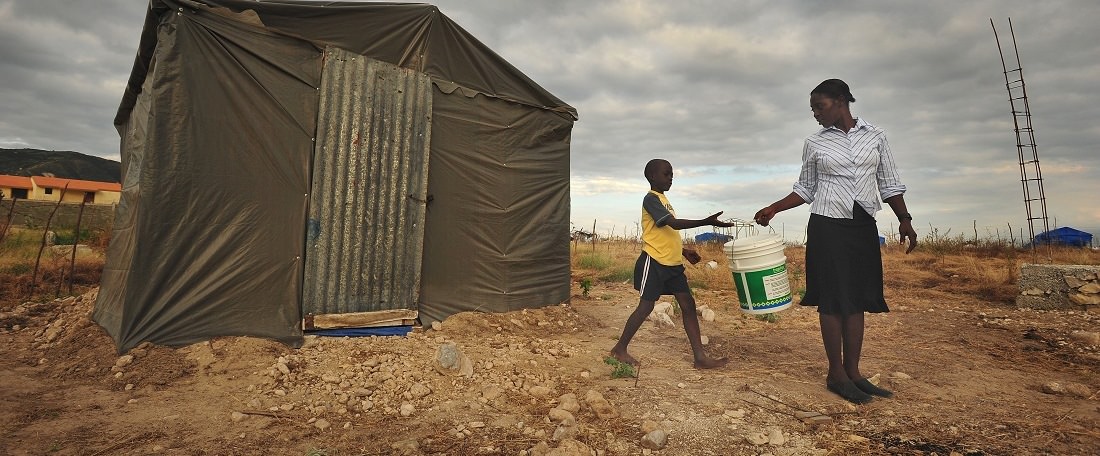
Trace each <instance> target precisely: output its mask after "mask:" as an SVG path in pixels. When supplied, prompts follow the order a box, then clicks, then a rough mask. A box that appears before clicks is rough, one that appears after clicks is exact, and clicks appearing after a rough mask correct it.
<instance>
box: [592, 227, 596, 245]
mask: <svg viewBox="0 0 1100 456" xmlns="http://www.w3.org/2000/svg"><path fill="white" fill-rule="evenodd" d="M592 251H593V252H595V251H596V219H592Z"/></svg>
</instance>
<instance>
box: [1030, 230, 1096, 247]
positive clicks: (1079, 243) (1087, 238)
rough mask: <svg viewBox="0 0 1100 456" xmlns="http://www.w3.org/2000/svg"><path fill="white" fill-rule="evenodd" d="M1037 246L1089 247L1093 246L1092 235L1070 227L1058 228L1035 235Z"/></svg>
mask: <svg viewBox="0 0 1100 456" xmlns="http://www.w3.org/2000/svg"><path fill="white" fill-rule="evenodd" d="M1035 244H1037V245H1042V244H1054V245H1068V246H1072V247H1087V246H1089V245H1092V235H1091V234H1089V233H1086V232H1084V231H1081V230H1077V229H1073V228H1070V227H1068V226H1063V227H1061V228H1056V229H1053V230H1050V231H1046V232H1043V233H1039V234H1037V235H1035Z"/></svg>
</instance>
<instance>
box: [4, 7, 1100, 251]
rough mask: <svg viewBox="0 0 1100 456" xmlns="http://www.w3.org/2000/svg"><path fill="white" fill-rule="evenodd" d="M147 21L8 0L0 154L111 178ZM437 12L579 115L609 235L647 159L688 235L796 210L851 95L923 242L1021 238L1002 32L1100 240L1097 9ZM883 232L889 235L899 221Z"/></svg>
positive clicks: (795, 226)
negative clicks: (88, 160) (825, 85)
mask: <svg viewBox="0 0 1100 456" xmlns="http://www.w3.org/2000/svg"><path fill="white" fill-rule="evenodd" d="M147 3H148V2H147V1H145V0H95V1H92V2H73V1H70V0H0V147H7V148H20V147H28V148H39V149H49V150H73V151H78V152H82V153H87V154H90V155H98V156H103V157H108V158H112V159H116V160H117V159H118V135H117V133H116V132H115V130H114V128H113V126H112V125H111V123H112V120H113V118H114V114H115V111H116V109H117V107H118V103H119V100H120V99H121V97H122V93H123V88H124V87H125V83H126V78H127V77H128V75H129V72H130V67H131V66H132V64H133V59H134V55H135V53H136V49H137V44H138V38H139V35H140V32H141V26H142V22H143V18H144V15H145V10H146V5H147ZM434 4H436V5H437V6H439V8H440V10H441V11H443V13H444V14H447V15H448V16H450V17H451V18H452V19H454V20H455V21H456V22H458V23H459V24H460V25H462V26H463V27H464V28H466V29H467V30H468V31H470V32H471V33H472V34H473V35H474V36H476V37H477V38H478V39H480V40H481V41H483V42H484V43H485V44H487V45H488V46H489V47H491V48H492V49H494V50H495V51H496V52H497V53H499V54H500V55H502V56H503V57H504V58H505V59H507V60H509V61H510V62H511V63H512V64H514V65H515V66H516V67H518V68H519V69H520V70H522V71H523V72H525V73H526V74H527V75H528V76H530V77H531V78H532V79H534V80H535V81H537V82H538V83H539V84H540V85H542V86H543V87H545V88H546V89H547V90H549V91H550V92H552V93H554V94H555V95H557V96H558V97H559V98H561V99H563V100H565V101H566V102H567V103H569V104H570V105H572V106H574V107H575V108H577V110H578V112H579V113H580V120H579V121H577V123H576V125H575V127H574V131H573V132H574V133H573V138H572V163H571V174H572V220H573V222H574V223H575V224H576V226H577V227H578V228H581V227H584V228H586V229H590V228H591V226H592V224H593V222H595V224H596V230H597V231H598V232H600V233H601V234H610V233H611V232H612V230H614V233H615V234H616V235H622V234H623V233H624V230H625V232H626V233H628V234H633V233H634V232H635V230H636V222H637V221H638V214H639V211H640V207H639V206H640V203H641V198H642V196H643V194H644V193H645V192H646V190H647V189H648V184H647V183H646V181H645V179H644V178H643V176H642V172H641V170H642V167H643V166H644V164H645V162H646V161H648V160H649V159H651V158H658V157H659V158H666V159H668V160H670V161H671V162H672V163H673V166H674V167H675V170H676V178H675V183H674V185H673V187H672V189H671V191H670V192H669V193H668V196H669V198H670V200H671V201H672V203H673V205H674V206H675V207H676V209H677V214H678V216H680V217H682V218H702V217H704V216H706V215H708V214H710V213H712V212H717V211H719V210H723V211H725V215H726V216H729V217H735V218H739V219H750V218H751V217H752V215H753V214H754V213H755V212H756V210H757V209H759V208H760V207H763V206H765V205H767V204H769V203H771V202H772V201H774V200H776V199H779V198H781V197H782V196H784V195H786V194H787V193H789V192H790V190H791V184H792V183H793V182H794V180H795V178H796V177H797V174H798V168H799V165H800V158H801V151H802V141H803V140H804V139H805V137H806V136H807V135H809V134H811V133H813V132H814V131H816V129H817V128H818V126H817V125H816V123H815V122H814V120H813V117H812V116H811V115H810V110H809V102H808V100H809V91H810V90H811V89H812V88H813V87H814V86H815V85H817V83H819V82H820V81H822V80H824V79H827V78H834V77H835V78H841V79H844V80H845V81H847V82H848V83H849V84H850V85H851V87H852V93H853V94H854V96H855V97H856V99H857V102H856V103H855V104H854V105H853V106H852V110H853V113H854V114H856V115H857V116H861V117H863V118H865V119H866V120H868V121H870V122H872V123H874V124H877V125H879V126H881V127H883V128H885V129H886V130H887V132H888V137H889V139H890V143H891V146H892V149H893V152H894V155H895V159H896V161H897V162H898V165H899V168H900V171H901V175H902V179H903V181H904V183H905V184H906V185H907V186H908V187H909V191H908V192H907V193H906V195H905V199H906V202H907V203H908V205H909V208H910V211H911V212H912V214H913V216H914V218H915V220H914V226H915V228H916V229H917V231H918V233H919V234H921V235H922V236H927V235H929V234H931V233H932V232H933V231H935V232H936V233H937V234H939V235H943V234H945V233H946V234H948V235H951V236H954V235H957V234H965V235H966V236H967V237H972V236H973V234H974V231H975V228H974V224H975V223H976V225H977V232H978V236H979V237H984V238H988V237H996V236H997V235H998V233H999V234H1000V235H1001V236H1002V237H1006V238H1007V231H1008V226H1009V225H1011V226H1012V227H1013V231H1015V232H1016V233H1017V235H1018V233H1019V230H1020V229H1021V228H1023V230H1024V233H1025V234H1026V232H1027V224H1026V223H1027V221H1026V215H1025V208H1024V204H1023V195H1022V194H1023V192H1022V188H1021V185H1020V169H1019V168H1020V167H1019V163H1018V157H1017V151H1016V145H1015V144H1016V140H1015V135H1014V133H1013V124H1012V117H1011V115H1010V113H1009V103H1008V92H1007V91H1006V90H1005V87H1004V82H1005V81H1004V75H1003V73H1002V68H1001V60H1000V57H999V54H998V52H997V45H996V42H995V40H994V34H993V30H992V28H991V27H990V19H991V18H992V19H993V20H994V21H995V23H996V25H997V30H998V32H1000V33H1001V41H1002V45H1003V46H1005V50H1006V52H1008V56H1009V57H1010V60H1011V63H1010V65H1011V66H1013V67H1014V66H1015V65H1014V61H1015V58H1014V54H1012V48H1011V37H1010V36H1009V35H1008V18H1009V17H1011V18H1012V21H1013V26H1014V28H1015V33H1016V40H1017V45H1018V48H1019V53H1020V59H1021V62H1022V66H1023V71H1024V76H1025V79H1026V82H1027V92H1028V96H1029V101H1030V107H1031V113H1032V115H1033V125H1034V127H1035V131H1036V139H1037V143H1038V151H1039V157H1040V163H1041V165H1042V173H1043V177H1044V181H1043V182H1044V189H1045V194H1046V197H1047V212H1048V214H1049V216H1050V225H1051V228H1054V227H1055V226H1072V227H1076V228H1079V229H1084V230H1086V231H1090V232H1092V233H1094V234H1097V235H1100V206H1097V205H1096V199H1097V195H1100V151H1098V149H1100V26H1097V24H1100V2H1095V1H1093V0H1080V1H1047V2H1034V1H1031V0H1026V1H1000V0H996V1H995V0H988V1H970V2H956V1H912V2H900V1H898V2H880V1H873V0H866V1H832V2H811V1H717V0H716V1H691V0H686V1H679V2H670V1H665V0H626V1H601V0H595V1H591V0H584V1H580V0H554V1H543V0H522V1H521V0H515V1H508V0H440V1H437V2H434ZM826 5H827V6H826ZM1036 212H1037V211H1036ZM1036 215H1038V214H1037V213H1036ZM807 217H808V206H802V207H801V208H798V209H793V210H790V211H787V212H784V213H781V214H780V215H779V216H778V217H777V218H776V219H775V222H774V226H775V227H776V229H777V230H779V231H782V232H783V233H784V234H785V236H786V237H787V238H788V239H789V240H794V241H801V240H802V236H803V234H804V227H805V223H806V219H807ZM878 220H879V227H880V230H881V231H883V232H888V231H890V229H891V228H893V229H895V230H896V220H895V219H894V218H893V214H892V213H890V211H889V210H888V209H887V210H885V211H883V212H880V213H879V214H878ZM1055 224H1057V225H1055Z"/></svg>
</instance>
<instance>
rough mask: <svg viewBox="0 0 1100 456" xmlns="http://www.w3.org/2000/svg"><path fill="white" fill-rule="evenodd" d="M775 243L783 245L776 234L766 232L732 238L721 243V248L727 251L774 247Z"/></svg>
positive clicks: (780, 238) (781, 239)
mask: <svg viewBox="0 0 1100 456" xmlns="http://www.w3.org/2000/svg"><path fill="white" fill-rule="evenodd" d="M776 245H783V238H782V237H781V236H779V235H778V234H775V233H768V234H758V235H756V236H747V237H743V238H737V239H734V240H732V241H729V242H727V243H726V244H725V245H723V246H722V249H723V250H725V251H726V252H727V253H728V252H740V251H745V250H754V249H760V248H768V247H775V246H776Z"/></svg>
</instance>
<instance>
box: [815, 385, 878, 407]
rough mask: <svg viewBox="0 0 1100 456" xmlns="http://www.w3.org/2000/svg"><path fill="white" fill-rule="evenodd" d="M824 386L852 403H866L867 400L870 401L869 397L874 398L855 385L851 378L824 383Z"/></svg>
mask: <svg viewBox="0 0 1100 456" xmlns="http://www.w3.org/2000/svg"><path fill="white" fill-rule="evenodd" d="M825 386H826V387H827V388H829V391H832V392H834V393H836V394H838V395H840V397H843V398H844V399H846V400H847V401H848V402H851V403H853V404H866V403H868V402H871V399H874V398H873V397H871V395H870V394H867V393H865V392H863V390H861V389H859V387H857V386H856V384H855V383H854V382H852V381H851V380H847V381H843V382H836V383H826V384H825Z"/></svg>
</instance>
